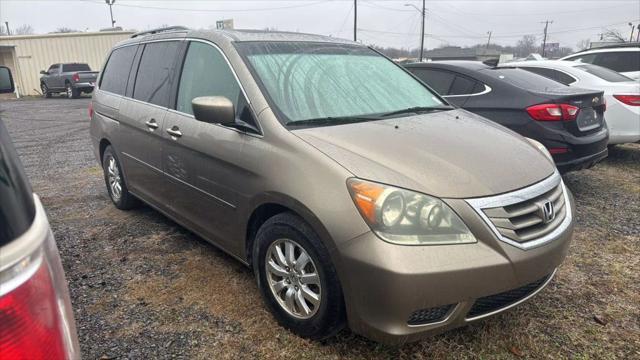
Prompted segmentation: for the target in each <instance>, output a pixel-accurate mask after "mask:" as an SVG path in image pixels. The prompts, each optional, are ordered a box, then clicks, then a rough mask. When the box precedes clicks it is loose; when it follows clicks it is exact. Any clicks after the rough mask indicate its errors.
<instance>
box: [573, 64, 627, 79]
mask: <svg viewBox="0 0 640 360" xmlns="http://www.w3.org/2000/svg"><path fill="white" fill-rule="evenodd" d="M576 68H578V69H580V70H584V71H586V72H588V73H589V74H591V75H595V76H597V77H599V78H600V79H603V80H605V81H611V82H625V81H633V79H631V78H628V77H626V76H624V75H622V74H620V73H617V72H615V71H613V70H611V69H607V68H603V67H602V66H598V65H579V66H576Z"/></svg>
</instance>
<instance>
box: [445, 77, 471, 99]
mask: <svg viewBox="0 0 640 360" xmlns="http://www.w3.org/2000/svg"><path fill="white" fill-rule="evenodd" d="M475 85H476V81H475V80H472V79H469V78H468V77H466V76H460V75H458V76H456V78H455V80H453V85H451V89H449V94H448V95H469V94H473V88H474V87H475Z"/></svg>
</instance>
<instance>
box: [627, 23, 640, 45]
mask: <svg viewBox="0 0 640 360" xmlns="http://www.w3.org/2000/svg"><path fill="white" fill-rule="evenodd" d="M629 26H631V35H630V36H629V42H632V41H633V30H635V28H636V26H635V25H633V24H632V23H629ZM638 26H640V25H638ZM638 31H640V28H638Z"/></svg>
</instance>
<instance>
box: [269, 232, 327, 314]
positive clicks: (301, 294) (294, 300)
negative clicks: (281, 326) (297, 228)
mask: <svg viewBox="0 0 640 360" xmlns="http://www.w3.org/2000/svg"><path fill="white" fill-rule="evenodd" d="M265 268H266V269H265V270H266V275H267V276H266V278H267V283H268V284H269V288H270V289H271V292H272V293H273V295H274V297H275V298H276V300H277V302H278V304H279V305H280V306H281V307H282V309H284V310H285V311H286V312H287V313H288V314H289V315H291V316H293V317H296V318H299V319H309V318H311V317H312V316H313V315H315V314H316V312H318V309H319V308H320V301H321V296H322V288H321V286H320V275H319V273H318V269H317V267H316V265H315V264H314V262H313V260H312V259H311V257H310V256H309V254H308V253H307V251H306V250H305V249H304V248H303V247H302V246H300V245H299V244H298V243H296V242H295V241H293V240H290V239H279V240H276V241H274V242H273V243H272V244H271V245H270V246H269V249H267V254H266V259H265Z"/></svg>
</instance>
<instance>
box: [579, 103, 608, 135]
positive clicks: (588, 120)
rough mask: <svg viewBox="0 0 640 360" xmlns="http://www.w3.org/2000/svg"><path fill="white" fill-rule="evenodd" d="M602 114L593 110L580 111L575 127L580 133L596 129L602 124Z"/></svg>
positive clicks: (584, 109)
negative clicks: (576, 126)
mask: <svg viewBox="0 0 640 360" xmlns="http://www.w3.org/2000/svg"><path fill="white" fill-rule="evenodd" d="M602 119H603V114H602V113H601V112H598V111H596V110H595V109H593V108H583V109H580V112H579V113H578V119H577V125H578V130H580V131H589V130H593V129H597V128H599V127H600V125H601V124H602Z"/></svg>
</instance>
